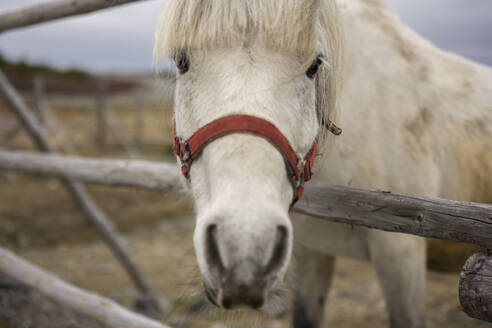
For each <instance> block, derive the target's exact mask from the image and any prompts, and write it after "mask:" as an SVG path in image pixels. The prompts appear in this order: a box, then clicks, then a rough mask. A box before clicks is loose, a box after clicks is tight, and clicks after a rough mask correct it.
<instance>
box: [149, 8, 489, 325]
mask: <svg viewBox="0 0 492 328" xmlns="http://www.w3.org/2000/svg"><path fill="white" fill-rule="evenodd" d="M340 12H341V15H340V17H341V18H340V17H339V9H338V8H337V6H336V4H335V1H334V0H278V1H267V0H227V1H217V0H167V2H166V4H165V7H164V10H163V13H162V15H161V18H160V23H159V26H158V28H157V33H156V45H155V56H156V58H158V59H159V58H162V57H168V58H171V59H174V60H175V61H176V64H177V67H178V70H179V74H178V77H177V87H176V97H175V129H176V135H178V136H180V137H181V138H184V139H186V138H189V137H190V136H192V135H193V134H194V133H195V132H196V131H197V130H198V129H200V128H201V127H203V126H204V125H206V124H207V123H210V122H212V121H214V120H216V119H218V118H221V117H225V116H228V115H231V114H248V115H253V116H256V117H259V118H262V119H266V120H268V121H269V122H271V123H273V124H274V125H275V126H276V127H277V128H278V129H279V130H280V131H281V132H282V134H283V135H284V136H285V137H287V139H288V140H289V142H290V144H291V145H292V147H293V148H294V150H295V151H296V152H297V153H298V154H300V155H302V156H304V155H305V154H306V153H307V152H308V151H309V149H310V147H311V145H312V143H313V140H314V139H315V138H317V137H319V138H321V153H323V154H324V155H325V156H324V159H323V161H322V162H321V165H319V169H318V170H317V172H316V178H317V179H320V180H322V181H326V182H329V183H332V184H340V185H351V186H354V187H360V188H369V189H384V190H392V191H395V192H402V193H414V194H422V195H432V196H441V197H446V198H451V199H461V200H475V201H484V202H485V201H491V199H486V197H490V195H491V194H492V177H491V176H492V174H491V173H492V151H491V145H492V142H491V140H492V139H491V136H492V130H491V129H492V128H491V126H492V115H491V112H492V109H491V108H492V105H491V99H492V83H491V81H492V72H491V70H490V69H487V68H485V67H483V66H479V65H476V64H473V63H470V62H468V61H465V60H463V59H461V58H459V57H456V56H453V55H450V54H445V53H443V52H441V51H439V50H437V49H436V48H435V47H433V46H432V45H431V44H429V43H428V42H426V41H424V40H422V39H421V38H419V37H418V36H417V35H416V34H414V33H413V32H412V31H410V30H409V29H408V28H406V27H405V26H403V25H402V24H401V23H400V21H399V20H398V19H397V18H396V17H395V16H394V15H393V14H392V13H391V11H390V10H389V9H388V8H387V7H386V6H385V5H384V4H382V3H381V2H380V1H379V0H350V1H344V2H343V3H342V6H341V9H340ZM339 18H340V19H339ZM342 26H343V30H344V34H345V38H346V43H347V46H346V49H347V51H346V53H347V56H346V61H345V62H346V65H345V66H346V69H345V71H343V70H342V69H341V66H342V65H341V63H342V60H341V57H342V43H341V37H340V34H341V32H340V31H341V30H342ZM320 55H321V56H322V57H319V56H320ZM316 58H322V59H321V60H320V61H317V60H316ZM306 72H307V73H308V74H306ZM316 73H317V75H316V76H314V75H315V74H316ZM342 75H343V77H344V80H345V85H344V89H343V91H342V92H340V90H341V88H340V86H341V83H340V80H341V78H340V77H341V76H342ZM337 103H338V105H339V106H337ZM338 107H339V108H341V109H342V111H341V116H340V119H339V120H336V113H337V108H338ZM335 120H336V123H337V124H338V125H339V126H340V127H342V128H343V130H344V133H343V135H342V136H341V137H339V138H338V140H336V142H335V143H333V142H326V141H330V140H329V139H331V137H325V136H324V134H325V131H324V130H325V129H324V127H323V126H324V124H325V123H327V122H328V123H329V122H330V121H332V122H334V121H335ZM189 173H190V177H191V180H190V181H189V182H188V184H189V187H190V189H191V192H192V195H193V197H194V200H195V208H196V212H197V221H196V229H195V235H194V244H195V251H196V256H197V260H198V264H199V267H200V271H201V273H202V276H203V280H204V285H205V290H206V294H207V296H208V298H209V299H210V300H211V302H213V303H215V304H216V305H218V306H221V307H224V308H234V307H237V306H241V305H247V306H251V307H254V308H258V307H261V306H262V305H263V304H264V302H265V300H266V299H267V298H268V296H269V294H270V293H271V292H272V291H274V290H275V289H276V288H277V287H278V286H279V284H280V283H281V281H282V279H283V277H284V275H285V272H286V270H287V267H288V266H289V262H290V258H291V253H292V246H293V244H294V237H293V231H294V230H295V244H296V253H298V255H299V256H297V262H298V268H297V273H298V277H299V279H298V285H297V286H296V287H297V289H296V295H295V307H294V326H295V327H319V326H320V325H321V324H322V320H323V309H324V299H325V295H326V293H327V289H328V287H329V285H330V280H331V276H332V272H333V265H334V256H335V255H337V256H350V257H355V258H359V259H364V260H369V261H371V262H372V263H373V264H374V266H375V268H376V271H377V273H378V275H379V277H380V280H381V285H382V289H383V292H384V295H385V299H386V305H387V308H388V311H389V314H390V321H391V326H392V327H424V326H425V307H426V302H425V299H426V297H425V293H426V289H425V242H424V240H422V239H420V238H417V237H414V236H409V235H402V234H394V233H387V232H381V231H376V230H371V229H365V228H352V227H350V226H347V225H343V224H336V223H328V222H325V221H317V220H314V219H312V218H308V217H305V216H300V215H289V205H290V203H291V201H292V198H293V188H292V186H291V182H290V180H289V179H288V178H287V174H286V165H285V163H284V159H283V157H282V156H281V154H280V152H279V151H278V150H277V149H276V148H275V147H274V146H273V145H272V144H271V143H269V142H268V141H267V140H266V139H265V138H262V137H260V136H256V135H251V134H246V133H235V134H230V135H227V136H225V137H221V138H218V139H216V140H214V141H213V142H211V143H210V144H208V145H207V147H206V148H205V149H204V150H203V152H202V153H201V154H200V156H199V157H198V158H196V160H195V161H194V162H193V166H192V167H191V169H190V172H189ZM293 227H294V229H293Z"/></svg>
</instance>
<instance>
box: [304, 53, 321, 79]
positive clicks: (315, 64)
mask: <svg viewBox="0 0 492 328" xmlns="http://www.w3.org/2000/svg"><path fill="white" fill-rule="evenodd" d="M321 58H323V56H322V55H319V56H318V57H316V59H315V60H313V63H312V64H311V66H309V68H308V69H307V71H306V75H307V77H308V78H310V79H311V80H312V79H314V77H315V76H316V73H317V72H318V69H319V67H320V66H321V64H322V63H323V61H322V60H321Z"/></svg>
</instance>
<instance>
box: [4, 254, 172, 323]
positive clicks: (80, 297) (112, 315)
mask: <svg viewBox="0 0 492 328" xmlns="http://www.w3.org/2000/svg"><path fill="white" fill-rule="evenodd" d="M0 271H1V272H3V273H5V274H6V275H7V276H9V277H10V278H12V279H14V280H16V281H18V282H20V283H22V284H23V285H26V286H28V287H30V288H32V289H34V290H36V291H38V292H40V293H41V294H43V295H45V296H47V297H49V298H51V299H52V300H54V301H56V302H57V303H59V304H63V305H64V306H66V307H68V308H70V309H71V310H73V311H75V312H77V313H79V314H81V315H83V316H85V317H88V318H91V319H93V320H95V321H98V322H100V323H102V324H104V326H105V327H108V328H135V327H140V328H169V327H168V326H166V325H164V324H161V323H159V322H157V321H155V320H152V319H148V318H145V317H143V316H141V315H139V314H136V313H133V312H130V311H128V310H127V309H125V308H123V307H122V306H120V305H118V304H117V303H115V302H114V301H112V300H110V299H107V298H104V297H101V296H98V295H96V294H94V293H89V292H86V291H84V290H82V289H80V288H77V287H75V286H73V285H70V284H68V283H66V282H64V281H63V280H61V279H60V278H58V277H56V276H54V275H52V274H49V273H47V272H45V271H43V270H42V269H40V268H38V267H36V266H34V265H32V264H30V263H28V262H26V261H24V260H23V259H21V258H18V257H17V256H15V255H14V254H13V253H12V252H10V251H8V250H6V249H4V248H1V247H0Z"/></svg>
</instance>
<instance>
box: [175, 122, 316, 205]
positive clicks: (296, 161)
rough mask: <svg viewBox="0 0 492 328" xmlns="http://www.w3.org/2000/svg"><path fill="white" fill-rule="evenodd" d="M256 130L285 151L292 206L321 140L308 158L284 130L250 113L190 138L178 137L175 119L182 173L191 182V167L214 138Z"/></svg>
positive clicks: (215, 124) (210, 126)
mask: <svg viewBox="0 0 492 328" xmlns="http://www.w3.org/2000/svg"><path fill="white" fill-rule="evenodd" d="M238 132H242V133H252V134H255V135H258V136H260V137H263V138H265V139H267V140H268V141H269V142H271V143H272V144H273V145H274V146H275V148H277V150H278V151H279V152H280V154H282V156H283V158H284V160H285V164H286V168H287V176H288V178H289V180H290V182H291V184H292V187H293V188H294V197H293V200H292V203H291V205H290V207H291V208H292V207H293V206H294V204H295V203H296V202H297V201H298V200H299V199H300V198H301V197H302V195H303V193H304V183H305V182H306V181H309V180H311V177H312V175H313V173H312V168H313V165H314V158H315V157H316V153H317V146H318V142H317V139H315V140H314V142H313V145H312V147H311V149H310V150H309V152H308V153H307V155H306V156H305V157H302V156H300V155H299V154H298V153H296V152H295V151H294V149H293V148H292V146H291V145H290V143H289V141H288V140H287V138H286V137H285V136H284V135H283V134H282V132H280V130H279V129H278V128H277V127H276V126H275V125H273V124H272V123H270V122H268V121H267V120H265V119H262V118H258V117H255V116H250V115H230V116H225V117H222V118H219V119H217V120H215V121H212V122H210V123H208V124H206V125H205V126H203V127H201V128H200V129H198V130H197V131H196V132H195V133H194V134H193V135H192V136H191V137H190V138H189V139H187V140H183V139H181V138H179V137H178V136H176V124H175V122H173V137H174V153H175V154H176V156H178V158H179V160H180V162H181V173H182V174H183V176H184V177H185V178H186V179H187V180H188V181H190V167H191V164H192V163H193V161H194V160H195V159H196V158H197V157H198V156H199V155H200V153H201V152H202V150H203V149H204V148H205V147H206V146H207V145H208V144H209V143H211V142H212V141H214V140H216V139H218V138H220V137H223V136H225V135H228V134H232V133H238Z"/></svg>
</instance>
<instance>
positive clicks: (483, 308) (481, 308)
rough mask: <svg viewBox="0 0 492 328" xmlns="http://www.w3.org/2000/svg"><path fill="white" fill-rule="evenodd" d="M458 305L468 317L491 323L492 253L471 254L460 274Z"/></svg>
mask: <svg viewBox="0 0 492 328" xmlns="http://www.w3.org/2000/svg"><path fill="white" fill-rule="evenodd" d="M460 303H461V307H462V308H463V311H464V312H465V313H466V314H468V315H469V316H470V317H472V318H475V319H480V320H484V321H488V322H492V252H491V251H488V252H479V253H475V254H473V255H472V256H471V257H470V258H469V259H468V261H466V263H465V265H464V266H463V269H462V270H461V274H460Z"/></svg>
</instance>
